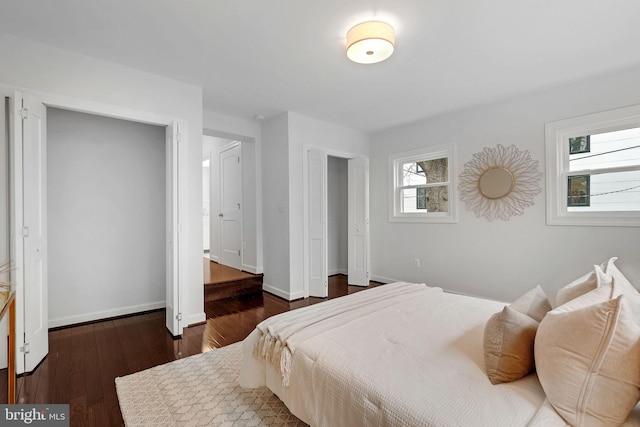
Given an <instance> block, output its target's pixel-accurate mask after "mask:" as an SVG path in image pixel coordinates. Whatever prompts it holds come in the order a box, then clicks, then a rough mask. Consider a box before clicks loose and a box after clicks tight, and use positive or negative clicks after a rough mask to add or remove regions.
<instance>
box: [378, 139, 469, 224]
mask: <svg viewBox="0 0 640 427" xmlns="http://www.w3.org/2000/svg"><path fill="white" fill-rule="evenodd" d="M444 157H446V158H447V159H448V160H447V163H448V167H447V169H448V174H449V176H448V181H447V182H446V183H439V185H447V186H448V187H449V188H448V190H449V199H448V201H447V203H448V208H449V209H448V210H449V212H401V210H400V209H401V206H402V202H401V192H402V189H404V188H407V186H405V185H402V165H403V164H405V163H409V162H416V163H417V162H419V161H424V160H435V159H441V158H444ZM388 170H389V181H388V182H389V197H388V204H389V218H388V219H389V222H418V223H440V224H442V223H449V224H450V223H457V222H458V188H457V174H456V144H455V142H448V143H444V144H438V145H431V146H426V147H423V148H418V149H415V150H409V151H403V152H400V153H394V154H391V155H389V167H388ZM419 187H422V186H419ZM426 187H428V185H426V186H425V188H426ZM416 188H418V187H416Z"/></svg>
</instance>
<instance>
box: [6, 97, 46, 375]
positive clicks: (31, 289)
mask: <svg viewBox="0 0 640 427" xmlns="http://www.w3.org/2000/svg"><path fill="white" fill-rule="evenodd" d="M13 113H14V114H15V115H16V117H21V119H22V138H21V139H22V140H21V141H18V140H16V141H15V144H14V147H15V146H16V145H18V144H19V145H21V147H20V148H21V150H20V149H16V153H15V154H16V157H14V160H16V161H20V162H21V163H22V166H21V169H22V189H21V192H20V190H18V191H17V192H16V193H15V203H16V204H20V203H21V204H22V230H21V234H22V256H21V257H20V256H19V255H17V254H16V270H17V272H16V274H17V275H21V276H22V278H21V281H22V305H23V310H24V312H23V315H24V344H23V345H22V346H20V351H22V352H23V354H24V359H23V360H21V359H22V358H21V357H18V358H17V361H18V363H17V364H18V366H17V370H18V372H19V373H20V372H31V371H33V370H34V369H35V368H36V366H37V365H38V363H40V361H41V360H42V359H44V357H45V356H46V355H47V353H48V352H49V339H48V321H49V315H48V305H47V304H48V295H47V167H46V166H47V148H46V147H47V146H46V137H47V109H46V107H45V106H44V104H42V103H41V102H38V101H37V100H36V99H35V98H34V97H33V96H31V95H29V94H19V93H16V95H15V101H14V111H13ZM16 138H18V135H17V134H16ZM16 148H18V147H16ZM20 152H21V153H22V156H20ZM18 157H21V158H19V159H18ZM19 283H20V280H18V283H17V284H18V285H19ZM18 332H19V331H18ZM19 342H20V341H19ZM21 362H22V363H21ZM20 365H22V366H20Z"/></svg>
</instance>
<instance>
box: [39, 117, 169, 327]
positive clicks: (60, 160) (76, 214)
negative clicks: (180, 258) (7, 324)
mask: <svg viewBox="0 0 640 427" xmlns="http://www.w3.org/2000/svg"><path fill="white" fill-rule="evenodd" d="M165 144H166V143H165V129H164V128H163V127H160V126H152V125H147V124H142V123H134V122H129V121H125V120H118V119H111V118H107V117H100V116H95V115H90V114H84V113H77V112H72V111H65V110H59V109H56V108H48V109H47V200H48V208H47V220H48V229H49V234H48V242H49V246H48V249H49V259H48V261H49V263H48V266H49V276H48V279H49V327H57V326H64V325H69V324H74V323H79V322H85V321H90V320H96V319H101V318H106V317H112V316H117V315H121V314H129V313H135V312H140V311H144V310H151V309H156V308H161V307H164V305H165V283H166V277H165V269H166V260H165V258H166V255H165V244H164V240H165V224H166V215H165V198H166V194H165V193H166V192H165V181H166V160H165Z"/></svg>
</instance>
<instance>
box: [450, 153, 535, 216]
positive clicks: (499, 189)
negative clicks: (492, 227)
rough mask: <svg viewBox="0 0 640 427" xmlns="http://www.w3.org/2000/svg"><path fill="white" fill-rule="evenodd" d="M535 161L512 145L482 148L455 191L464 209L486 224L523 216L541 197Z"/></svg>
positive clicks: (465, 169) (462, 175) (466, 165)
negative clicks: (514, 216)
mask: <svg viewBox="0 0 640 427" xmlns="http://www.w3.org/2000/svg"><path fill="white" fill-rule="evenodd" d="M541 178H542V173H541V172H539V171H538V161H537V160H533V159H531V155H530V154H529V152H528V151H526V150H525V151H521V150H519V149H518V147H516V146H515V145H511V146H509V147H504V146H502V145H500V144H498V145H497V146H496V147H495V148H484V149H483V150H482V151H481V152H479V153H475V154H474V155H473V158H472V159H471V160H470V161H468V162H467V163H465V164H464V171H463V172H462V173H461V174H460V177H459V184H458V190H459V191H460V198H461V200H462V201H463V202H464V204H465V206H466V207H467V209H469V210H470V211H472V212H473V213H475V214H476V216H477V217H479V218H481V217H484V218H486V219H488V220H489V221H493V220H494V219H502V220H505V221H506V220H508V219H509V218H510V217H511V216H513V215H522V214H524V209H525V208H527V207H529V206H531V205H533V199H534V198H535V196H537V195H538V193H540V191H541V190H542V188H541V187H540V186H539V182H540V179H541Z"/></svg>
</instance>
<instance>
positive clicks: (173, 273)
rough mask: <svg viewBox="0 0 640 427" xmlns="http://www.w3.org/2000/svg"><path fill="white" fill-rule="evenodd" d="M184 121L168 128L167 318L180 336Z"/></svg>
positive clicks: (168, 327) (172, 331)
mask: <svg viewBox="0 0 640 427" xmlns="http://www.w3.org/2000/svg"><path fill="white" fill-rule="evenodd" d="M179 127H180V124H179V123H177V122H174V123H172V124H171V125H169V126H167V130H166V194H167V197H166V221H167V227H166V228H167V237H166V252H167V253H166V318H165V325H166V327H167V329H168V330H169V332H170V333H171V334H172V335H173V336H177V335H180V334H181V333H182V330H181V329H180V320H182V319H181V318H180V317H181V314H180V298H179V295H180V293H179V283H180V281H179V280H178V277H179V276H178V274H179V272H180V263H179V253H180V252H179V249H180V245H179V234H178V233H179V229H180V215H179V212H180V211H179V208H178V207H179V203H178V194H179V192H178V188H179V187H178V165H179V161H178V160H179V156H178V153H179V151H178V145H179V143H180V140H181V135H180V132H179V131H180V129H179Z"/></svg>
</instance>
